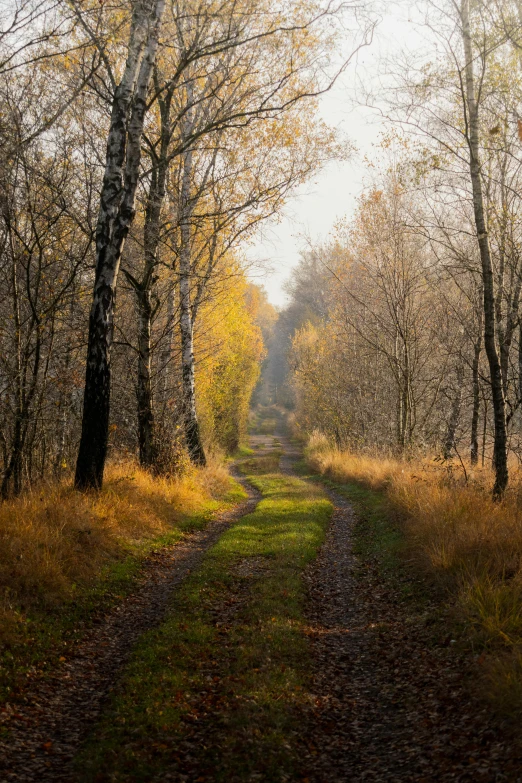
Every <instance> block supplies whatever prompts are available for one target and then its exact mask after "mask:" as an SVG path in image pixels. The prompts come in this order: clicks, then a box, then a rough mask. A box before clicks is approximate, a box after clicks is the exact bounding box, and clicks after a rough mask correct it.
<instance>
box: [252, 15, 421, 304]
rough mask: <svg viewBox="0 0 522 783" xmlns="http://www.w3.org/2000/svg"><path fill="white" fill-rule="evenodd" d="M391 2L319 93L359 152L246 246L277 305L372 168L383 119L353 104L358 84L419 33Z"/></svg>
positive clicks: (333, 167)
mask: <svg viewBox="0 0 522 783" xmlns="http://www.w3.org/2000/svg"><path fill="white" fill-rule="evenodd" d="M388 8H390V9H391V10H390V11H389V12H388V13H387V14H384V15H381V21H380V23H379V24H378V27H377V29H376V33H375V35H374V40H373V43H372V44H371V45H370V46H368V47H365V48H364V49H363V50H361V51H360V52H359V54H358V55H357V58H356V60H355V61H353V62H352V63H351V64H350V66H349V68H348V70H347V71H346V73H345V74H344V75H343V77H342V79H341V80H339V81H338V83H337V84H336V85H335V86H334V88H333V89H332V90H331V91H330V92H329V93H327V94H326V95H325V96H323V97H322V98H321V103H320V112H321V115H322V118H323V119H324V120H325V121H326V122H327V123H328V124H329V125H330V126H333V127H335V128H338V129H339V131H340V132H341V133H342V136H343V138H346V137H347V138H348V139H349V140H350V142H351V143H352V144H353V145H355V148H356V152H355V153H354V155H352V157H351V159H350V160H348V161H337V162H332V163H330V164H329V165H328V166H327V167H326V168H325V169H323V170H322V171H321V172H320V173H319V174H318V175H317V176H315V177H314V178H313V179H312V180H310V181H309V182H308V183H306V184H305V185H304V186H302V187H301V188H299V190H297V191H296V193H295V195H294V196H293V197H292V198H290V199H289V201H288V202H287V205H286V208H285V211H284V213H283V214H282V215H281V216H280V218H279V220H278V221H277V222H274V221H270V222H267V223H265V224H264V225H263V226H262V227H261V228H260V229H259V231H258V233H257V235H256V238H255V241H254V242H253V244H252V245H251V246H250V247H249V248H248V249H247V251H246V252H247V257H248V259H249V260H250V261H251V262H254V268H255V271H254V272H253V273H252V277H253V279H254V281H255V282H256V283H258V284H261V285H263V286H264V287H265V289H266V291H267V294H268V297H269V300H270V301H271V302H272V304H274V305H276V306H284V304H285V302H286V295H285V293H284V290H283V283H284V281H285V280H286V279H288V277H289V275H290V273H291V270H292V267H293V266H294V265H295V264H296V263H297V262H298V260H299V251H300V249H301V248H303V247H305V246H306V243H307V241H308V240H310V239H311V240H312V241H318V240H324V239H326V238H327V237H328V235H329V233H330V232H331V230H332V229H333V227H334V225H335V224H336V223H337V222H338V221H339V220H340V219H341V218H344V217H348V218H350V216H352V215H353V213H354V210H355V207H356V203H357V197H358V196H359V195H360V193H361V191H362V190H363V187H364V182H365V179H366V178H367V173H368V169H367V166H366V164H365V162H364V161H365V157H368V158H370V159H371V158H372V157H375V154H376V152H375V145H376V144H377V143H378V141H379V135H380V134H381V133H382V132H384V130H385V125H384V122H383V121H382V120H381V119H380V118H379V116H378V115H377V114H376V113H375V112H374V111H372V110H370V109H368V108H367V107H364V106H362V105H359V106H358V105H356V104H354V88H355V84H356V82H357V81H363V82H364V81H365V80H367V79H370V78H371V77H372V75H373V74H375V73H376V71H377V69H378V67H379V62H381V61H382V58H383V56H387V55H388V54H389V53H390V52H393V49H394V48H395V47H397V48H398V46H402V45H404V44H407V43H408V38H411V39H412V40H413V39H414V38H415V30H414V28H413V27H412V26H411V25H410V24H408V19H407V14H408V9H407V4H406V5H405V6H404V8H403V11H402V13H401V11H400V10H399V8H398V7H397V5H396V4H395V3H391V4H388ZM348 46H350V42H349V41H347V47H348Z"/></svg>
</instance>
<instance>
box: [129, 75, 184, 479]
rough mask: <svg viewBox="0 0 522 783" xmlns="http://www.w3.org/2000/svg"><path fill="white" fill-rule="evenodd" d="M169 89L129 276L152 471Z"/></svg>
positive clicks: (144, 450)
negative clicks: (139, 259) (138, 269)
mask: <svg viewBox="0 0 522 783" xmlns="http://www.w3.org/2000/svg"><path fill="white" fill-rule="evenodd" d="M172 92H173V88H171V89H170V90H167V91H166V94H165V96H164V97H160V98H159V101H158V103H159V108H160V123H161V126H160V142H159V149H158V150H157V152H156V151H154V150H152V151H151V158H152V171H151V180H150V187H149V192H148V194H147V204H146V209H145V224H144V227H143V254H144V262H143V272H142V276H141V280H140V282H139V283H138V282H137V281H135V280H134V278H132V277H131V276H129V280H130V282H131V283H132V285H133V287H134V290H135V292H136V298H137V305H138V316H139V337H138V384H137V397H138V434H139V453H140V463H141V464H142V465H143V466H144V467H153V466H154V464H155V462H156V456H157V448H156V433H155V415H154V401H153V394H152V349H151V333H152V320H153V317H154V313H155V308H153V305H152V290H153V287H154V284H155V282H156V280H157V278H156V276H155V270H156V266H157V263H158V250H159V242H160V232H161V213H162V208H163V203H164V201H165V189H166V182H167V174H168V168H169V143H170V137H171V129H170V106H171V101H172Z"/></svg>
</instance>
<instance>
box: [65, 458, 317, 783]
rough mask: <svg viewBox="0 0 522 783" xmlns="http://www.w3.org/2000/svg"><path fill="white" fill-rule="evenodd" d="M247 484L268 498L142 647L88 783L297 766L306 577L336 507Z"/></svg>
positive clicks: (267, 481) (91, 751)
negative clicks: (166, 773) (295, 738)
mask: <svg viewBox="0 0 522 783" xmlns="http://www.w3.org/2000/svg"><path fill="white" fill-rule="evenodd" d="M250 480H251V481H252V483H253V484H254V485H255V486H256V487H257V488H258V489H259V490H260V491H261V492H262V495H263V499H262V500H261V501H260V502H259V504H258V506H257V508H256V510H255V511H254V512H253V513H251V514H249V515H247V516H245V517H243V518H242V519H241V520H239V521H238V522H236V523H235V524H233V525H232V527H231V528H230V529H229V530H228V531H227V532H226V533H225V534H224V535H223V536H222V537H221V539H220V540H219V542H218V543H217V544H216V545H215V546H214V547H213V548H212V549H211V550H210V551H209V552H208V553H207V554H206V556H205V558H204V561H203V563H202V565H201V567H200V568H198V569H197V571H196V572H194V573H193V574H192V575H191V576H190V577H189V578H188V579H187V580H186V581H185V582H184V583H183V585H182V586H181V587H180V589H179V590H178V591H176V593H175V595H174V597H173V599H172V603H171V607H170V611H169V615H168V617H167V619H166V621H165V622H164V623H163V624H162V625H161V626H160V627H159V628H157V629H156V630H154V631H152V632H149V633H147V634H145V635H144V636H143V637H142V639H141V640H140V642H139V644H138V645H137V648H136V650H135V652H134V654H133V658H132V660H131V662H130V664H129V665H128V667H127V669H126V671H125V673H124V676H123V679H122V682H121V684H120V686H119V687H118V688H117V691H116V692H115V694H114V696H113V698H112V700H111V702H110V704H109V705H108V707H107V709H106V711H105V714H104V715H103V716H102V718H101V720H100V722H99V723H98V725H97V726H96V727H95V730H94V731H93V734H92V736H91V738H90V740H89V742H88V743H87V745H86V746H85V748H84V750H83V752H82V753H81V754H80V756H79V758H78V760H77V769H78V770H79V777H80V779H81V780H83V781H97V782H98V783H100V781H105V780H111V781H130V780H132V781H146V780H151V779H152V778H153V777H155V776H156V775H158V774H160V773H161V772H162V771H167V770H170V771H172V772H174V773H176V772H177V773H181V774H182V775H183V774H185V775H186V779H187V780H194V781H196V780H199V781H221V780H225V779H226V780H227V781H243V780H245V781H246V780H250V779H255V778H256V776H258V777H259V778H262V779H265V780H273V781H279V780H285V779H286V777H287V775H289V774H291V773H292V770H293V769H294V768H295V766H296V763H297V760H296V758H295V747H293V746H292V738H293V736H294V735H295V734H296V733H297V732H298V728H299V712H300V709H299V708H300V706H301V705H302V704H303V702H306V701H307V700H308V699H309V696H308V688H307V685H308V682H309V675H310V658H309V652H308V642H307V639H306V636H305V634H304V633H303V630H304V629H303V626H304V618H303V601H304V584H303V580H302V571H303V569H304V567H305V566H306V564H307V563H308V562H310V561H311V560H312V559H313V558H314V556H315V555H316V552H317V549H318V547H319V546H320V544H321V543H322V541H323V538H324V533H325V529H326V526H327V524H328V521H329V519H330V516H331V512H332V506H331V504H330V502H329V501H328V500H327V499H326V498H325V496H324V494H323V493H322V491H321V490H320V489H318V488H317V486H314V485H311V484H310V483H308V482H306V481H303V480H301V479H299V478H296V477H291V476H283V475H282V474H280V473H271V474H266V475H255V476H252V477H251V479H250ZM252 774H253V775H254V777H251V776H252ZM180 779H183V778H182V777H181V778H180Z"/></svg>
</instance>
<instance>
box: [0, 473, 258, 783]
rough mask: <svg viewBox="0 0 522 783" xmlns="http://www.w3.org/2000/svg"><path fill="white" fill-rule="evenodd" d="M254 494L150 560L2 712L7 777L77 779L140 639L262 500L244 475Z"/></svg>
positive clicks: (24, 781) (0, 748)
mask: <svg viewBox="0 0 522 783" xmlns="http://www.w3.org/2000/svg"><path fill="white" fill-rule="evenodd" d="M235 478H236V480H237V481H239V482H240V483H241V484H242V485H243V486H244V488H245V490H246V492H247V495H248V498H247V500H245V501H243V502H241V503H240V504H239V505H238V506H236V507H235V508H234V509H232V510H228V511H225V512H223V513H221V514H217V515H216V517H215V519H213V520H212V521H210V522H209V524H208V525H207V526H206V527H205V528H204V529H203V530H200V531H197V532H194V533H189V534H187V535H186V536H184V538H183V539H182V540H181V541H179V542H177V543H175V544H173V545H171V546H166V547H163V548H160V549H158V550H156V551H155V552H154V553H152V554H151V555H150V556H149V557H147V559H146V560H145V561H144V564H143V566H142V569H141V576H140V583H139V585H138V587H137V589H136V590H134V591H133V592H132V593H131V594H130V595H128V596H127V597H126V598H125V599H124V600H123V601H122V602H121V603H119V604H118V605H117V606H116V607H115V608H114V609H113V610H111V611H110V613H109V614H108V615H107V616H106V617H105V618H104V619H103V620H102V621H101V623H100V624H99V625H97V626H96V627H95V628H93V629H92V630H91V631H90V632H89V633H88V634H87V636H86V637H85V639H84V640H83V641H82V642H81V643H80V644H79V645H78V646H77V648H76V649H75V651H74V652H73V654H72V655H71V657H70V658H69V659H68V660H67V661H65V660H64V661H63V662H62V663H61V665H60V666H59V667H58V668H56V669H55V670H54V671H53V672H52V674H50V675H48V676H46V677H45V678H42V679H40V680H36V681H33V682H32V683H31V686H30V688H28V689H27V691H26V692H24V693H22V694H20V696H19V697H18V698H17V699H16V701H13V703H12V704H10V705H9V709H8V710H6V711H4V712H3V713H2V714H1V718H0V719H1V724H0V729H1V733H0V783H4V782H5V783H7V782H8V781H9V783H11V781H16V782H17V783H36V782H38V783H46V782H47V781H67V783H70V782H71V781H74V780H76V774H75V772H74V770H73V768H72V762H73V759H74V757H75V755H76V753H77V752H78V749H79V747H80V745H81V743H82V741H83V740H84V739H85V737H86V735H87V734H88V732H89V730H90V729H91V727H92V725H93V724H94V723H95V721H96V720H97V718H98V716H99V714H100V712H101V710H102V708H103V705H104V702H105V701H106V699H107V697H108V695H109V694H110V692H111V691H112V690H113V688H114V686H115V684H116V683H117V681H118V677H119V675H120V673H121V671H122V669H123V668H124V666H125V664H126V662H127V661H128V659H129V657H130V655H131V653H132V649H133V646H134V645H135V643H136V641H137V640H138V639H139V637H140V636H141V635H142V634H143V633H145V632H146V631H148V630H149V629H151V628H154V627H155V626H157V625H158V624H160V623H161V622H162V620H163V618H164V616H165V611H166V609H167V606H168V602H169V599H170V596H171V594H172V592H173V591H174V590H175V588H176V587H177V586H178V585H179V584H180V583H182V582H183V581H184V580H185V579H186V577H187V576H188V575H189V574H190V573H191V572H192V571H193V570H194V569H195V568H197V566H198V565H199V564H200V563H201V560H202V558H203V556H204V554H205V552H207V551H208V550H209V549H210V548H211V547H212V546H213V545H214V544H215V543H216V541H217V540H218V539H219V537H220V536H221V535H222V533H223V532H224V531H225V530H226V529H227V528H228V527H229V526H230V525H231V524H232V523H233V522H234V521H235V520H237V519H240V518H241V517H242V516H244V515H245V514H248V513H250V512H251V511H252V510H253V509H254V508H255V506H256V504H257V502H258V498H259V493H258V492H257V491H256V490H255V489H253V488H252V487H251V486H250V485H249V484H247V482H245V480H244V479H243V478H242V477H240V476H239V475H236V474H235Z"/></svg>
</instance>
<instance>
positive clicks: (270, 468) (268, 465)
mask: <svg viewBox="0 0 522 783" xmlns="http://www.w3.org/2000/svg"><path fill="white" fill-rule="evenodd" d="M282 454H283V452H282V451H277V450H273V451H270V453H269V454H264V455H263V456H261V457H255V458H254V459H249V460H246V461H245V462H242V463H241V465H240V468H241V471H242V472H243V473H245V474H254V473H275V472H276V471H278V470H279V462H280V460H281V456H282Z"/></svg>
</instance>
